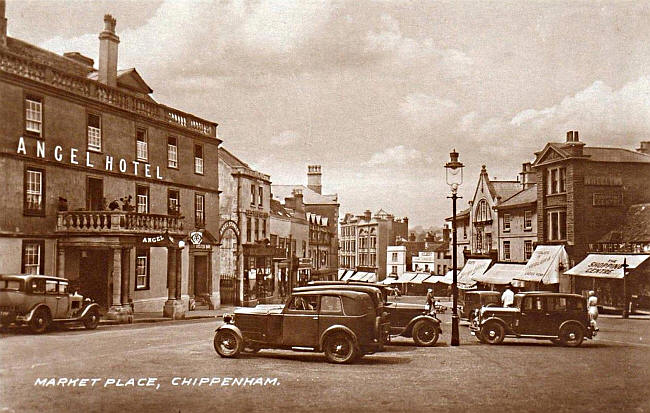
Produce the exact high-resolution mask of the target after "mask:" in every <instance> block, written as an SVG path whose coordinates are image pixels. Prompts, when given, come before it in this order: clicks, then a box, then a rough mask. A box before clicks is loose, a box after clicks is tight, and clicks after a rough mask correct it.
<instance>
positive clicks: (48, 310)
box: [0, 274, 100, 333]
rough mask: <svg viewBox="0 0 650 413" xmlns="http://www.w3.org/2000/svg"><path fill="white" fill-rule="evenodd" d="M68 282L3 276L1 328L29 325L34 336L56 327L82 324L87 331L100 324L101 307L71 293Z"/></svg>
mask: <svg viewBox="0 0 650 413" xmlns="http://www.w3.org/2000/svg"><path fill="white" fill-rule="evenodd" d="M68 288H69V281H68V280H66V279H65V278H59V277H50V276H45V275H27V274H0V324H2V326H3V327H5V326H8V325H10V324H12V323H14V324H17V325H22V324H27V325H28V326H29V328H30V329H31V330H32V331H33V332H34V333H42V332H44V331H45V330H46V329H47V328H48V327H49V326H50V325H51V324H52V323H82V324H83V325H84V326H85V327H86V328H87V329H90V330H92V329H95V328H97V325H98V324H99V318H100V312H99V306H98V305H97V303H93V302H91V300H90V299H86V300H84V298H83V296H81V295H79V294H77V293H76V292H75V293H70V292H69V291H68Z"/></svg>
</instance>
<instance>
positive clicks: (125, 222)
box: [56, 211, 183, 235]
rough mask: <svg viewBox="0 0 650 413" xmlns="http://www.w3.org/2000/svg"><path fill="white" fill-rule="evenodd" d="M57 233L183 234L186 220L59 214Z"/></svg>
mask: <svg viewBox="0 0 650 413" xmlns="http://www.w3.org/2000/svg"><path fill="white" fill-rule="evenodd" d="M56 232H67V233H75V234H104V235H108V234H113V233H120V234H125V233H126V234H151V233H160V234H164V233H165V232H168V233H170V234H181V233H182V232H183V220H182V218H181V217H179V216H174V215H159V214H138V213H135V212H123V211H63V212H57V221H56Z"/></svg>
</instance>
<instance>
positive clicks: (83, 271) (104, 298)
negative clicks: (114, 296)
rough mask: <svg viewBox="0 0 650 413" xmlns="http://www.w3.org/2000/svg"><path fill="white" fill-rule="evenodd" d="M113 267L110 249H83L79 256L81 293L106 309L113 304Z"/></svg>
mask: <svg viewBox="0 0 650 413" xmlns="http://www.w3.org/2000/svg"><path fill="white" fill-rule="evenodd" d="M112 268H113V265H112V262H111V253H110V250H104V249H91V248H89V249H82V250H81V251H80V257H79V289H80V291H79V292H80V293H81V295H83V296H84V297H88V298H90V299H92V300H94V301H95V302H96V303H97V304H99V306H100V307H101V308H102V309H103V310H104V311H105V310H107V309H108V307H110V304H111V293H112V291H113V290H112V285H110V283H111V281H112V277H110V276H109V271H111V270H112Z"/></svg>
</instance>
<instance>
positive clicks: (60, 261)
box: [56, 244, 65, 278]
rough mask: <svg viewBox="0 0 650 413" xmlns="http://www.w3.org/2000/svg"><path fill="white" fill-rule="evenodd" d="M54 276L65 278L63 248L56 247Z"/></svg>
mask: <svg viewBox="0 0 650 413" xmlns="http://www.w3.org/2000/svg"><path fill="white" fill-rule="evenodd" d="M56 275H57V276H58V277H61V278H65V247H63V246H62V245H61V244H58V245H57V251H56Z"/></svg>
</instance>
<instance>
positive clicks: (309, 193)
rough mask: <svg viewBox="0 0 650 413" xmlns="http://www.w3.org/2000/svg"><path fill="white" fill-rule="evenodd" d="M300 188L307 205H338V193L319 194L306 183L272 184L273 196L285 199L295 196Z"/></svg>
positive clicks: (281, 199)
mask: <svg viewBox="0 0 650 413" xmlns="http://www.w3.org/2000/svg"><path fill="white" fill-rule="evenodd" d="M295 189H298V190H300V191H302V201H303V202H304V203H305V205H309V204H331V205H338V203H339V202H338V195H336V194H330V195H325V194H319V193H318V192H316V191H314V190H313V189H310V188H308V187H307V186H305V185H271V192H272V194H273V198H275V199H278V200H280V201H284V199H285V198H289V197H292V196H293V191H294V190H295Z"/></svg>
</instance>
